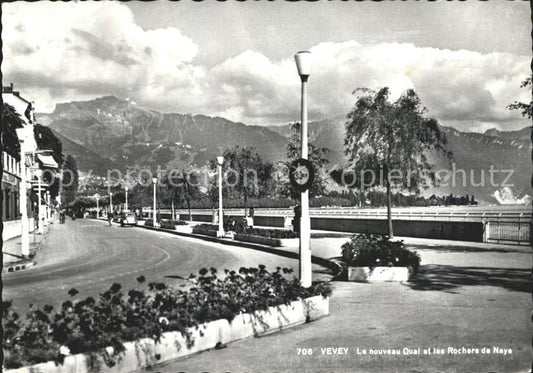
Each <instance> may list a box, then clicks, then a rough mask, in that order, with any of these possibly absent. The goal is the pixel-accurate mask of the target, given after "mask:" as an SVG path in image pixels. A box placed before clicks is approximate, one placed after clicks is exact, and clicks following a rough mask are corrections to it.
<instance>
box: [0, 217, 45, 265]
mask: <svg viewBox="0 0 533 373" xmlns="http://www.w3.org/2000/svg"><path fill="white" fill-rule="evenodd" d="M48 229H49V227H45V230H44V234H39V233H38V232H37V231H35V232H30V255H29V256H28V257H27V258H24V257H23V256H22V253H21V236H17V237H14V238H11V239H10V240H7V241H4V243H3V246H2V253H3V254H4V255H3V263H2V264H3V269H2V272H14V271H19V270H22V269H26V268H29V267H32V266H33V265H34V261H33V259H34V258H35V255H36V254H37V252H38V251H39V248H40V247H41V242H42V241H43V239H44V238H45V237H46V234H47V231H48Z"/></svg>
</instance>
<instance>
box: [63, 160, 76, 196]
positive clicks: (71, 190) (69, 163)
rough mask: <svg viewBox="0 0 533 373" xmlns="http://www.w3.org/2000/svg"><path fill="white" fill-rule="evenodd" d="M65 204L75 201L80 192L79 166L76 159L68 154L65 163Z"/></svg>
mask: <svg viewBox="0 0 533 373" xmlns="http://www.w3.org/2000/svg"><path fill="white" fill-rule="evenodd" d="M63 185H64V186H63V203H62V204H63V205H64V206H67V205H69V204H70V203H72V202H74V200H75V199H76V196H77V194H78V166H77V164H76V159H75V158H74V157H73V156H72V155H70V154H68V155H67V157H66V158H65V163H64V165H63Z"/></svg>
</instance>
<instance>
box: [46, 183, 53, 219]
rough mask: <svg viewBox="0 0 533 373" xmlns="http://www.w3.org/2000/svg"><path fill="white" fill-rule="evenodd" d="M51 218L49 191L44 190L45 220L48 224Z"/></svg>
mask: <svg viewBox="0 0 533 373" xmlns="http://www.w3.org/2000/svg"><path fill="white" fill-rule="evenodd" d="M51 220H52V203H51V200H50V191H48V190H47V191H46V221H47V224H50V222H51Z"/></svg>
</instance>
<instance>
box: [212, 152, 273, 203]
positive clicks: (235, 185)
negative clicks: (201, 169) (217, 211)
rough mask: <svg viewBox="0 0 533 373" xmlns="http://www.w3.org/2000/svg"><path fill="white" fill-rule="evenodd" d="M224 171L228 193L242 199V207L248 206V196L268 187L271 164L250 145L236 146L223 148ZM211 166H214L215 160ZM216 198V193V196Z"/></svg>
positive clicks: (255, 194)
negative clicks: (264, 160)
mask: <svg viewBox="0 0 533 373" xmlns="http://www.w3.org/2000/svg"><path fill="white" fill-rule="evenodd" d="M223 156H224V166H223V167H224V173H225V175H226V177H225V181H226V184H227V185H226V186H225V187H224V189H225V190H226V193H227V194H228V195H234V194H237V195H238V196H241V197H242V198H243V199H244V208H245V209H246V208H247V207H248V198H250V197H255V196H259V195H260V194H261V190H263V191H264V190H266V189H268V188H267V187H266V184H267V181H268V179H269V178H270V170H271V169H272V165H271V164H269V163H265V162H263V160H262V159H261V157H260V156H259V154H258V153H257V152H256V151H255V149H254V148H252V147H242V148H241V147H239V146H236V147H234V148H232V149H228V150H225V151H224V153H223ZM211 167H213V168H216V163H215V161H212V162H211ZM216 198H217V199H218V194H217V197H216Z"/></svg>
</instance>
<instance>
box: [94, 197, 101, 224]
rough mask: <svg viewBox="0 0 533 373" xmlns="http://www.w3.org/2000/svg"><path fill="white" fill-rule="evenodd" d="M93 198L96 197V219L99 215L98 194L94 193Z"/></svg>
mask: <svg viewBox="0 0 533 373" xmlns="http://www.w3.org/2000/svg"><path fill="white" fill-rule="evenodd" d="M94 198H96V219H98V218H99V217H100V205H99V201H100V195H99V194H98V193H96V194H95V195H94Z"/></svg>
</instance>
